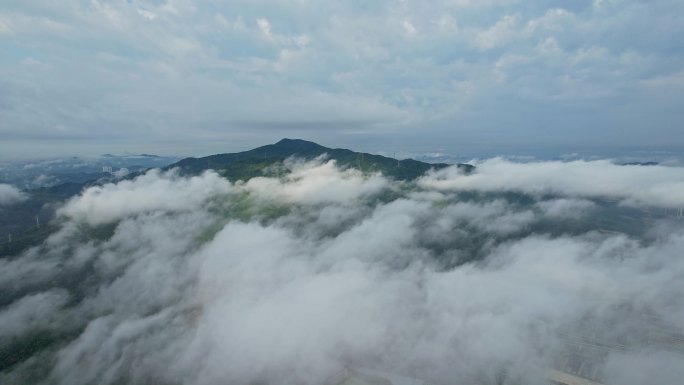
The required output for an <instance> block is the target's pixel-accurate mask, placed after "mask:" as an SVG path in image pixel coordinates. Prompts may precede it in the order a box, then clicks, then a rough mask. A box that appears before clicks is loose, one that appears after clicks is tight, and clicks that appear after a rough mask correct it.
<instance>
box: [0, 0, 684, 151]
mask: <svg viewBox="0 0 684 385" xmlns="http://www.w3.org/2000/svg"><path fill="white" fill-rule="evenodd" d="M682 19H684V3H682V2H681V1H679V0H654V1H618V0H593V1H580V0H578V1H572V2H567V1H521V0H520V1H517V0H482V1H469V0H451V1H446V0H435V1H414V0H405V1H386V0H379V1H373V2H359V1H335V2H332V1H308V0H293V1H285V0H249V1H240V0H236V1H222V2H219V1H185V0H169V1H133V0H129V1H78V0H64V1H59V2H54V1H26V0H4V1H2V4H0V52H2V54H1V55H0V153H1V154H2V155H1V156H2V157H3V158H13V157H29V156H33V157H37V156H52V155H95V154H102V153H106V152H119V153H121V152H147V153H156V154H174V155H208V154H212V153H219V152H231V151H240V150H246V149H249V148H252V147H256V146H259V145H263V144H267V143H273V142H275V141H277V140H279V139H281V138H283V137H290V138H303V139H308V140H313V141H316V142H319V143H321V144H323V145H326V146H330V147H347V148H353V149H357V150H363V151H371V152H373V151H408V152H421V151H423V152H428V151H442V152H448V153H455V154H457V153H459V152H464V151H470V152H478V151H482V152H488V155H491V154H493V153H494V154H495V153H497V152H501V153H505V152H509V153H515V152H518V153H525V152H532V153H534V152H535V151H542V149H543V151H545V152H550V153H554V152H558V153H561V152H566V151H577V150H589V151H591V150H592V149H596V151H605V149H613V150H615V149H622V150H624V151H631V150H634V149H641V150H643V149H652V150H673V149H674V150H675V151H676V150H677V149H681V148H683V147H684V129H683V128H682V121H683V120H682V118H683V117H684V116H683V115H684V108H682V107H683V106H682V100H684V23H682V22H681V20H682Z"/></svg>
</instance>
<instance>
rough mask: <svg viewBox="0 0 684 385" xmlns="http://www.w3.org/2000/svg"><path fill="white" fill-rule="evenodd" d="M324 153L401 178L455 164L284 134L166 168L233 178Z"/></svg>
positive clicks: (469, 168)
mask: <svg viewBox="0 0 684 385" xmlns="http://www.w3.org/2000/svg"><path fill="white" fill-rule="evenodd" d="M323 154H327V156H328V157H329V159H334V160H335V161H336V162H337V164H338V166H340V167H344V168H357V169H359V170H361V171H363V172H381V173H382V174H383V175H385V176H388V177H392V178H395V179H399V180H411V179H415V178H417V177H419V176H421V175H423V174H424V173H425V172H427V171H428V170H430V169H435V170H439V169H442V168H446V167H450V166H453V165H452V164H447V163H427V162H421V161H418V160H414V159H401V160H400V159H394V158H390V157H386V156H382V155H375V154H369V153H363V152H356V151H352V150H349V149H344V148H329V147H325V146H322V145H320V144H318V143H315V142H311V141H307V140H303V139H290V138H283V139H281V140H279V141H278V142H276V143H274V144H267V145H265V146H261V147H257V148H254V149H251V150H247V151H242V152H235V153H224V154H214V155H209V156H205V157H200V158H192V157H191V158H185V159H181V160H180V161H178V162H176V163H173V164H171V165H169V166H167V167H166V168H165V169H172V168H178V169H180V170H181V173H182V174H184V175H188V174H191V175H194V174H199V173H201V172H203V171H205V170H209V169H213V170H216V171H217V172H218V173H219V174H220V175H222V176H224V177H226V178H228V179H230V180H240V179H243V180H245V179H249V178H252V177H255V176H261V175H263V171H264V169H266V167H269V166H271V165H273V164H275V163H281V162H282V161H284V160H285V159H287V158H290V157H298V158H302V159H305V160H312V159H314V158H316V157H318V156H321V155H323ZM456 166H457V167H459V168H460V169H462V170H463V171H464V172H465V173H470V172H472V171H473V169H474V168H475V166H472V165H469V164H465V163H460V164H457V165H456Z"/></svg>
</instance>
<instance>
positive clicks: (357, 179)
mask: <svg viewBox="0 0 684 385" xmlns="http://www.w3.org/2000/svg"><path fill="white" fill-rule="evenodd" d="M489 162H492V163H491V164H493V165H497V164H501V161H500V160H492V161H489ZM486 164H487V162H484V163H483V165H485V166H484V167H482V170H483V171H482V178H484V179H486V178H489V175H490V172H489V171H488V167H487V166H486ZM538 166H539V167H544V166H545V167H549V168H552V169H554V168H557V167H561V168H562V167H563V166H562V165H561V166H559V165H557V164H555V163H550V164H548V165H538ZM284 167H289V168H291V169H292V170H293V172H292V173H291V174H289V175H286V176H283V177H262V178H258V179H252V180H251V181H249V182H247V183H242V182H240V183H236V184H230V183H229V182H227V181H225V180H223V179H221V178H219V177H218V176H217V175H216V174H214V173H212V172H208V173H205V174H203V175H201V176H197V177H192V178H185V177H180V176H178V175H177V174H175V173H174V172H173V171H171V172H167V173H162V172H158V171H153V172H150V173H148V174H146V175H143V176H140V177H137V178H136V179H134V180H130V181H121V182H119V183H118V184H111V185H105V186H102V187H93V188H90V189H89V190H86V191H85V192H84V193H83V194H82V195H81V196H79V197H76V198H74V199H73V200H71V201H70V202H68V203H67V204H66V205H65V206H64V207H63V209H62V210H61V211H60V213H61V216H60V218H59V221H60V223H61V225H60V230H59V231H57V232H56V233H54V234H52V235H51V237H50V238H49V239H48V240H47V241H46V242H45V244H43V245H41V246H36V247H34V248H32V249H29V250H27V251H25V252H24V253H23V254H21V255H18V256H15V257H13V258H8V259H2V260H0V293H2V294H1V295H0V301H1V302H0V303H1V304H2V308H1V309H2V310H0V321H2V322H0V325H2V327H0V342H2V343H0V346H4V347H3V348H0V357H2V361H0V362H2V363H3V371H2V372H0V380H1V381H2V382H3V383H9V384H14V383H17V384H19V383H25V382H26V381H28V379H31V382H32V383H37V384H41V383H46V384H47V383H57V384H70V385H78V384H91V383H99V384H114V383H121V382H123V383H132V384H135V383H140V384H142V383H145V384H149V383H155V384H177V383H184V384H220V383H227V382H228V383H235V384H254V383H265V384H272V383H301V384H321V383H326V381H327V380H328V379H330V378H331V377H333V376H335V375H336V374H337V373H339V372H340V371H342V370H344V369H345V368H373V369H378V370H382V371H386V372H392V373H398V374H402V375H406V376H411V377H415V378H420V379H424V380H426V381H428V382H429V383H435V384H451V383H472V384H502V383H503V384H515V383H531V384H543V383H545V381H546V380H545V376H546V373H547V370H548V368H550V367H553V366H554V365H557V363H558V361H562V360H563V359H564V358H565V357H566V356H567V354H568V352H567V349H566V348H565V347H566V346H567V342H568V341H569V340H573V339H578V338H594V341H595V340H597V339H598V340H600V341H603V342H604V343H607V344H618V342H616V341H619V344H620V346H622V347H623V348H621V349H619V350H614V351H610V352H609V353H608V355H607V356H606V357H604V359H602V361H601V362H602V364H601V368H602V369H601V370H602V373H601V378H602V381H604V382H605V383H618V382H617V381H620V382H619V383H621V384H640V383H644V382H643V381H642V380H643V379H644V378H649V379H650V381H652V382H653V383H670V382H673V381H674V382H676V381H678V379H679V378H681V376H682V375H684V373H683V372H682V370H681V368H680V366H678V365H671V363H674V362H681V360H682V359H684V350H682V346H681V341H680V342H679V343H680V345H677V342H676V341H677V338H679V339H681V334H677V333H682V331H684V302H683V298H684V295H683V294H684V292H682V289H681V285H679V281H680V280H681V276H682V274H684V260H682V258H681V255H680V254H681V250H682V249H683V248H684V227H683V226H682V222H681V221H677V220H676V219H673V218H669V217H666V216H660V217H657V218H655V219H654V218H652V217H648V218H646V219H643V218H641V219H634V220H637V221H641V220H643V221H644V222H639V223H641V225H640V226H641V227H640V230H641V231H640V233H639V235H637V236H630V235H627V234H626V233H622V232H620V231H614V232H606V231H600V230H601V229H599V228H597V226H598V225H596V224H594V220H593V217H592V216H593V215H598V216H608V215H615V212H614V211H611V210H617V215H622V216H624V215H633V213H632V211H629V210H632V209H630V208H623V207H621V206H619V205H615V204H608V205H607V204H606V203H605V202H596V203H595V202H594V201H592V200H590V199H589V198H585V199H579V198H577V196H578V195H582V196H584V195H587V196H588V195H592V194H580V193H578V191H579V190H567V193H566V194H564V193H563V192H561V191H553V192H554V196H553V197H548V196H541V195H538V194H537V193H538V192H539V191H537V190H531V191H529V192H530V193H531V194H521V193H520V192H516V190H517V191H519V190H520V188H519V186H520V184H516V183H515V182H512V181H509V182H508V183H509V188H508V189H506V188H505V186H502V185H498V186H497V188H496V189H495V191H494V190H491V189H488V190H486V191H478V186H481V185H479V184H473V185H471V186H470V187H471V188H466V187H463V188H459V189H453V188H443V186H442V185H441V184H444V183H447V182H451V183H460V182H459V181H460V178H461V177H462V176H460V175H451V174H450V173H448V172H446V173H443V174H439V175H438V176H435V175H428V176H426V177H425V178H424V179H423V180H421V181H420V182H419V183H406V182H395V181H391V180H388V179H386V178H384V177H382V176H381V175H363V174H361V173H358V172H356V171H353V170H340V169H338V168H337V167H335V164H334V163H333V162H325V161H324V160H322V159H319V160H317V161H314V162H310V163H302V162H296V161H292V162H289V163H286V165H285V166H284ZM507 167H512V166H510V165H508V166H507ZM521 167H522V166H521ZM525 167H526V166H525ZM565 167H567V169H566V170H565V171H566V172H564V174H565V175H568V176H570V175H572V172H570V171H571V170H574V169H575V168H576V167H578V165H577V164H574V163H567V164H565ZM581 167H583V168H582V169H584V168H593V169H594V172H599V171H601V170H603V167H607V166H606V165H605V164H604V163H601V162H586V163H583V164H582V165H581ZM616 167H619V166H616ZM478 170H480V168H478ZM625 170H627V171H626V172H627V173H628V174H630V175H631V174H632V173H633V174H634V175H632V177H634V178H638V177H640V176H641V175H642V174H641V171H640V170H639V169H637V168H625ZM651 170H652V171H651V172H652V173H655V174H658V173H660V172H669V171H668V170H662V169H661V168H653V169H651ZM668 175H669V174H668ZM665 176H667V175H665ZM665 176H663V178H665ZM577 178H578V179H577V180H578V181H581V180H583V178H584V175H583V174H581V173H580V174H578V175H577ZM521 179H523V180H529V179H525V178H521ZM428 180H433V181H434V182H435V183H437V182H439V183H437V184H430V183H427V181H428ZM476 180H477V179H476ZM478 183H480V182H478ZM482 183H484V182H482ZM603 194H604V195H602V196H604V197H605V195H609V194H610V193H609V192H605V191H604V192H603ZM616 198H618V199H628V197H625V196H624V195H619V196H617V197H616ZM624 210H627V211H624ZM644 215H645V214H644ZM620 218H622V217H620ZM621 220H623V221H624V218H622V219H621ZM630 223H631V222H630ZM616 226H622V224H620V223H618V224H617V225H616ZM616 230H620V227H618V228H617V229H616ZM656 329H657V330H661V331H667V333H671V334H665V336H666V337H667V338H666V339H665V345H666V346H663V345H662V344H658V343H653V341H652V339H649V338H652V334H649V333H652V332H653V330H656ZM568 336H569V337H568ZM591 336H593V337H591ZM649 336H651V337H649ZM678 336H679V337H678ZM28 341H33V342H34V343H33V345H31V346H33V350H30V351H28V352H27V351H25V350H20V349H19V347H20V346H25V344H26V343H27V342H28ZM668 344H674V345H668ZM12 357H13V358H12ZM635 371H636V372H638V373H639V375H638V376H637V375H630V373H633V372H635Z"/></svg>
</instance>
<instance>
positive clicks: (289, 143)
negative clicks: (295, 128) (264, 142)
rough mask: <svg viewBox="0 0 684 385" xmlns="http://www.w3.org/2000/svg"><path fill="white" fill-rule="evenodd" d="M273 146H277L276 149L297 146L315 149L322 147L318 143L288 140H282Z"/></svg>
mask: <svg viewBox="0 0 684 385" xmlns="http://www.w3.org/2000/svg"><path fill="white" fill-rule="evenodd" d="M274 146H278V147H292V146H297V147H316V148H320V147H323V146H321V145H320V144H318V143H314V142H309V141H308V140H303V139H289V138H283V139H281V140H279V141H278V142H277V143H276V144H274Z"/></svg>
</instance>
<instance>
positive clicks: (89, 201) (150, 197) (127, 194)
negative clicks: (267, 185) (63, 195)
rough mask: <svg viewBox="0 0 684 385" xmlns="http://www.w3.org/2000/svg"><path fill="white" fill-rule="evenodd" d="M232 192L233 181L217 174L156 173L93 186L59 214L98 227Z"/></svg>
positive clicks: (194, 205) (193, 205) (187, 207)
mask: <svg viewBox="0 0 684 385" xmlns="http://www.w3.org/2000/svg"><path fill="white" fill-rule="evenodd" d="M230 190H231V185H230V182H228V181H226V180H225V179H223V178H221V177H220V176H218V175H217V174H216V173H214V172H207V173H206V174H204V175H203V176H201V177H193V178H189V179H186V178H180V177H179V176H178V175H177V174H176V173H175V171H169V172H165V173H162V172H161V171H159V170H152V171H149V172H147V173H146V174H144V175H141V176H138V177H136V178H135V179H133V180H125V181H121V182H118V183H117V184H106V185H104V186H96V187H90V188H88V189H86V190H85V191H84V192H83V193H82V195H80V196H78V197H75V198H73V199H72V200H71V201H69V202H68V203H67V204H66V205H65V206H64V207H63V208H61V209H60V210H59V211H58V214H59V215H63V216H66V217H69V218H73V219H76V220H82V221H85V222H87V223H90V224H93V225H97V224H103V223H109V222H113V221H117V220H120V219H123V218H126V217H128V216H131V215H138V214H142V213H146V212H153V211H191V210H194V209H198V208H199V207H201V206H202V205H203V204H204V203H205V202H206V200H207V199H210V198H211V197H213V196H216V195H221V194H226V193H228V192H229V191H230Z"/></svg>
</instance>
